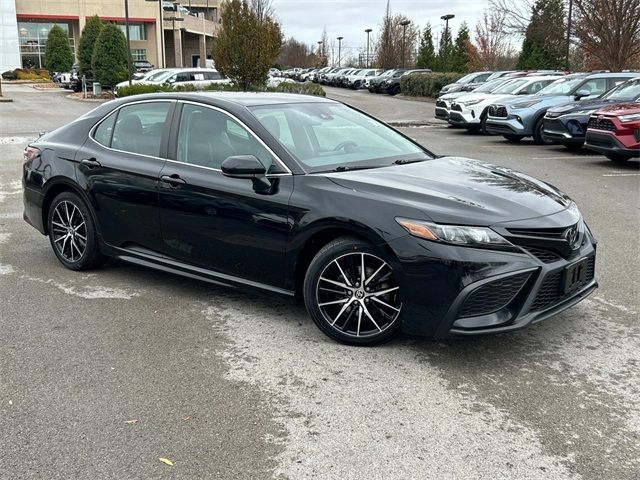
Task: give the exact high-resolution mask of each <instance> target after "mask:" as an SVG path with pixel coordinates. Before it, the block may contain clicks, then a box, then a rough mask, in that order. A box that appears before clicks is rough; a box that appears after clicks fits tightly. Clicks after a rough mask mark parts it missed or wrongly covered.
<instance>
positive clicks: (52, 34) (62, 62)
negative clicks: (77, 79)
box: [44, 25, 73, 72]
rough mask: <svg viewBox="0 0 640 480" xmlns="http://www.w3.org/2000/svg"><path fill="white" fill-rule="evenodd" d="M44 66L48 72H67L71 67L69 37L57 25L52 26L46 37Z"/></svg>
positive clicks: (71, 56) (71, 53)
mask: <svg viewBox="0 0 640 480" xmlns="http://www.w3.org/2000/svg"><path fill="white" fill-rule="evenodd" d="M44 65H45V67H46V68H47V70H49V71H50V72H68V71H69V70H71V67H72V66H73V51H72V50H71V47H70V46H69V37H68V36H67V34H66V32H65V31H64V30H63V29H62V28H60V27H59V26H58V25H54V26H53V28H52V29H51V30H50V31H49V36H48V37H47V46H46V47H45V51H44Z"/></svg>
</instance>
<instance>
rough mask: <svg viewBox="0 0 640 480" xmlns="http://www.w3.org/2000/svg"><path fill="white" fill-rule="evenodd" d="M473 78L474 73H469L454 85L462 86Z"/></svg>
mask: <svg viewBox="0 0 640 480" xmlns="http://www.w3.org/2000/svg"><path fill="white" fill-rule="evenodd" d="M475 76H476V74H475V73H469V74H467V75H465V76H464V77H462V78H461V79H460V80H458V81H457V82H455V83H460V84H463V85H464V84H465V83H469V82H470V81H471V80H473V79H474V78H475Z"/></svg>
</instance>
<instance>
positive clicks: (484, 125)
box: [480, 112, 491, 135]
mask: <svg viewBox="0 0 640 480" xmlns="http://www.w3.org/2000/svg"><path fill="white" fill-rule="evenodd" d="M487 115H488V114H487V112H485V113H483V114H482V116H481V117H480V130H482V134H483V135H491V134H490V133H489V132H487Z"/></svg>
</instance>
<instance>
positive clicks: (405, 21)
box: [400, 20, 411, 68]
mask: <svg viewBox="0 0 640 480" xmlns="http://www.w3.org/2000/svg"><path fill="white" fill-rule="evenodd" d="M410 23H411V20H403V21H402V22H400V25H402V68H404V51H405V50H406V48H405V46H404V44H405V40H406V36H407V25H409V24H410Z"/></svg>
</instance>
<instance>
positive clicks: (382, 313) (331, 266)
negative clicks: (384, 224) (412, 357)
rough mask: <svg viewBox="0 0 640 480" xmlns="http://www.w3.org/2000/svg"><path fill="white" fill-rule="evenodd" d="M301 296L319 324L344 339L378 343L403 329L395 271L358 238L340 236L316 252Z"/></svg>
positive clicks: (354, 343)
mask: <svg viewBox="0 0 640 480" xmlns="http://www.w3.org/2000/svg"><path fill="white" fill-rule="evenodd" d="M363 266H364V268H362V267H363ZM363 272H364V273H363ZM381 292H385V293H381ZM303 295H304V303H305V306H306V307H307V311H308V312H309V315H310V316H311V318H312V319H313V321H314V322H315V324H316V325H317V326H318V328H319V329H320V330H321V331H322V332H323V333H324V334H325V335H327V336H329V337H331V338H333V339H334V340H337V341H338V342H340V343H344V344H347V345H360V346H373V345H379V344H382V343H385V342H388V341H389V340H391V339H392V338H393V337H395V336H396V335H397V334H398V332H399V331H400V324H401V322H400V311H401V309H402V302H401V300H400V287H399V286H398V283H397V280H396V278H395V274H394V272H393V269H392V267H391V266H390V265H389V263H387V262H386V260H384V259H383V258H381V257H380V254H379V252H378V251H377V250H375V249H374V248H373V247H372V246H371V245H370V244H369V243H367V242H365V241H363V240H360V239H358V238H355V237H341V238H338V239H336V240H333V241H332V242H330V243H328V244H327V245H325V246H324V247H323V248H322V249H321V250H320V251H319V252H318V253H317V255H316V256H315V257H314V259H313V260H312V261H311V263H310V264H309V267H308V269H307V272H306V274H305V278H304V287H303Z"/></svg>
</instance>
